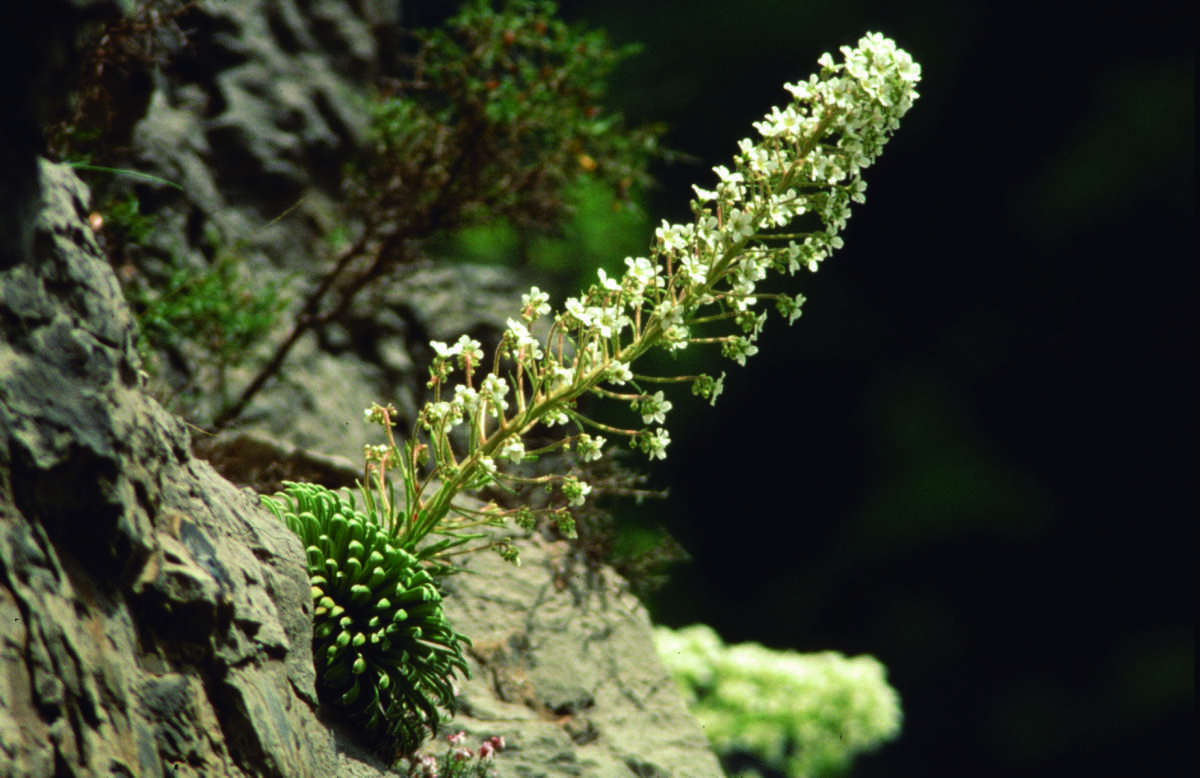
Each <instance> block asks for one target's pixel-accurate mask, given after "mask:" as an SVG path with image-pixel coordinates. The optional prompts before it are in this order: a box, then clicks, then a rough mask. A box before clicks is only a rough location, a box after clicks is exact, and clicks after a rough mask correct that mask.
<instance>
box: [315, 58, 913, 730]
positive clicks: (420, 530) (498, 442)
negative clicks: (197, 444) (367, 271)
mask: <svg viewBox="0 0 1200 778" xmlns="http://www.w3.org/2000/svg"><path fill="white" fill-rule="evenodd" d="M842 53H843V55H844V58H845V60H844V63H842V64H835V63H834V61H833V59H832V57H831V56H830V55H828V54H826V55H824V56H822V57H821V59H820V64H821V72H820V73H819V75H814V76H812V77H811V78H810V79H809V80H808V81H806V82H800V83H796V84H788V85H786V88H787V90H788V91H789V92H790V93H791V95H792V101H791V102H790V104H789V105H787V106H786V107H785V108H782V109H780V108H776V109H774V110H773V111H772V113H771V114H769V115H768V116H767V117H766V118H765V119H764V120H763V121H762V122H758V123H756V124H755V128H756V129H757V130H758V133H759V135H760V139H759V140H758V141H757V142H755V141H752V140H743V141H742V142H741V143H740V144H739V153H738V155H737V157H736V158H735V168H734V170H733V171H730V170H728V169H727V168H725V167H723V166H722V167H717V168H715V169H714V172H715V173H716V175H717V178H718V181H717V183H716V186H715V188H714V189H712V190H706V189H701V188H696V194H697V198H696V199H695V200H694V201H693V202H692V210H693V213H694V215H695V221H694V222H693V223H691V224H687V225H672V224H667V223H666V222H664V223H663V224H662V226H661V227H659V228H658V230H657V231H656V236H655V237H656V240H655V243H654V245H653V246H652V248H651V253H650V256H649V257H636V258H632V257H631V258H628V259H626V260H625V264H626V267H627V272H626V273H625V275H624V276H623V277H622V278H619V279H617V278H610V277H609V276H608V274H607V273H606V272H605V271H604V270H600V271H599V273H598V275H599V278H598V281H597V283H595V284H593V285H592V286H590V287H589V288H588V289H587V291H586V292H584V293H583V294H582V295H581V296H579V297H574V298H569V299H567V301H566V303H565V304H564V306H563V309H562V310H561V311H559V312H557V313H553V314H552V313H551V311H552V309H551V306H550V303H549V296H548V295H547V294H546V293H544V292H542V291H540V290H539V289H537V288H536V287H535V288H533V289H531V290H530V292H529V293H528V294H525V295H524V296H523V297H522V301H521V308H520V310H519V312H518V314H517V316H516V317H515V318H513V319H510V320H509V322H508V328H507V330H506V332H505V334H504V336H503V337H502V339H501V342H500V346H499V348H498V349H497V351H496V353H495V354H494V355H493V357H492V359H491V365H492V369H491V371H490V372H486V373H483V368H482V367H481V366H482V365H483V364H484V363H485V355H484V352H483V348H482V345H481V344H480V343H479V342H477V341H475V340H473V339H472V338H470V337H468V336H463V337H462V338H460V339H459V340H458V341H457V342H456V343H454V344H453V345H448V344H446V343H439V342H434V343H432V344H431V345H432V348H433V350H434V351H435V357H434V359H433V363H432V365H431V367H430V379H429V387H430V389H431V390H432V393H433V399H432V400H431V401H430V402H428V403H427V404H426V405H425V406H424V407H423V408H422V409H421V411H420V412H419V415H418V418H417V428H416V430H415V434H413V435H412V436H411V437H410V438H409V439H408V440H406V441H404V442H403V444H402V445H400V444H398V443H397V442H396V440H395V439H394V437H393V433H392V424H393V421H394V418H395V411H394V409H393V408H391V407H390V406H386V405H382V406H381V405H378V404H376V405H373V406H372V407H371V408H369V409H368V410H367V411H366V417H367V419H368V420H369V421H371V422H373V423H377V424H379V425H381V426H382V427H383V428H384V430H385V433H386V435H387V442H386V443H385V444H381V445H378V446H368V447H367V450H366V452H365V454H366V459H367V476H366V477H365V478H364V481H363V483H362V489H363V498H364V501H365V502H366V504H367V506H368V509H369V511H372V512H374V513H373V514H372V515H375V516H377V517H378V519H377V521H376V522H375V523H374V524H373V525H372V527H373V529H374V531H375V532H376V533H377V535H384V534H386V535H388V536H389V538H388V542H389V543H391V544H393V545H394V547H397V548H399V549H404V550H406V551H409V552H410V553H413V554H414V555H415V556H419V557H421V558H423V559H425V560H426V561H427V563H428V564H430V565H432V566H433V567H434V569H438V570H439V571H441V572H448V571H450V569H451V568H450V567H449V563H448V562H447V561H446V557H447V555H449V554H450V553H462V552H464V551H467V550H478V549H482V548H488V547H491V548H495V549H496V550H498V551H499V553H500V554H501V555H502V556H504V557H505V558H506V559H509V560H511V561H514V562H515V561H517V560H518V559H519V552H518V549H517V548H516V546H515V545H514V544H512V543H511V542H510V541H508V540H507V539H504V538H500V539H499V540H498V539H497V538H496V537H495V536H494V535H492V534H489V533H487V532H485V531H482V530H483V529H484V528H485V527H486V526H488V525H491V526H496V525H503V524H504V523H505V522H506V521H507V520H510V519H511V520H512V521H514V522H515V524H516V525H517V526H518V527H519V528H526V529H528V528H529V527H531V526H532V521H533V516H534V514H535V513H537V512H538V511H535V510H534V509H533V508H531V507H529V506H516V507H509V508H501V507H500V506H498V505H496V504H495V503H489V504H486V505H485V506H484V507H482V508H477V507H472V506H470V505H467V504H464V503H463V502H462V501H457V500H456V498H457V497H458V495H460V494H461V493H463V492H465V491H469V490H478V489H481V488H483V487H492V488H497V487H501V488H502V487H509V486H516V485H522V484H525V485H528V484H538V485H544V486H546V487H549V488H553V489H556V490H557V491H558V492H559V494H560V495H561V497H562V499H563V501H564V502H565V503H566V505H565V506H549V507H546V508H544V509H540V510H541V512H542V513H544V514H546V515H548V516H549V517H550V519H551V520H552V521H553V522H554V523H555V524H557V525H558V526H559V528H560V530H561V531H562V532H563V533H564V534H567V535H569V534H571V533H572V527H573V519H572V518H571V515H570V512H569V508H570V506H581V505H583V504H585V503H586V501H587V499H588V495H589V493H590V492H591V491H592V485H591V484H589V483H587V482H586V481H585V480H584V479H583V478H581V477H580V476H579V474H577V473H575V472H567V473H549V474H542V475H523V474H521V473H520V472H519V471H516V470H514V469H512V468H507V469H505V468H502V465H505V464H508V465H513V466H518V465H521V464H525V463H528V462H530V461H532V460H535V459H537V458H538V457H539V456H544V455H547V454H550V453H561V452H564V451H568V450H570V451H572V453H573V454H574V455H575V456H577V457H578V458H579V459H581V460H583V461H584V462H588V461H594V460H597V459H600V458H601V457H603V456H604V446H605V445H606V443H607V440H606V437H605V436H615V437H618V438H625V439H626V440H628V441H629V442H630V443H631V445H632V446H633V447H634V448H635V449H640V450H641V451H643V452H645V453H646V454H648V455H649V456H650V457H652V458H662V457H665V456H666V449H667V446H668V444H669V443H670V437H669V434H668V433H667V430H666V428H665V426H663V425H664V423H665V420H666V415H667V413H668V412H669V411H670V410H671V408H672V404H671V402H670V401H669V400H668V399H667V398H666V397H665V395H664V392H663V391H661V390H656V391H651V390H650V389H649V388H648V387H652V386H654V385H659V384H664V383H683V384H689V385H690V386H691V388H692V391H693V392H694V393H696V394H699V395H701V396H703V397H707V398H708V399H709V400H710V401H715V400H716V398H717V397H718V395H719V394H720V392H721V386H722V381H723V379H724V374H722V375H721V376H719V377H717V378H713V377H711V376H709V375H706V374H701V375H683V376H650V375H642V374H638V373H635V372H634V371H633V366H634V364H635V363H636V362H637V361H638V360H639V359H640V358H641V357H642V356H644V355H645V354H647V353H648V352H649V351H651V350H653V349H660V350H665V351H667V352H670V353H677V352H679V351H680V350H682V349H686V348H688V347H689V346H693V345H711V346H718V347H719V348H720V351H721V353H722V354H723V355H724V356H725V357H727V358H729V359H732V360H733V361H735V362H737V363H738V364H744V363H745V360H746V359H747V358H748V357H750V356H752V355H753V354H755V353H756V352H757V347H756V346H755V345H754V342H755V340H756V338H757V337H758V334H759V332H760V331H761V329H762V327H763V326H764V324H765V321H766V318H767V315H766V314H765V313H762V314H759V313H756V306H758V305H759V304H760V303H762V302H773V303H774V304H775V307H776V308H777V309H778V311H779V312H780V313H781V314H782V315H783V316H786V317H787V319H788V321H789V323H790V322H792V321H794V320H795V319H796V318H797V317H798V316H799V314H800V305H801V303H802V302H803V297H802V296H794V297H793V296H790V295H784V294H778V293H765V292H761V291H759V290H758V289H757V285H758V284H759V283H760V282H761V281H762V280H763V279H765V278H766V277H767V275H768V273H769V272H770V271H776V272H786V273H789V274H791V273H794V272H795V271H796V270H798V269H800V268H808V269H810V270H816V269H817V268H818V267H819V264H820V262H821V261H822V260H823V259H824V258H825V257H826V256H827V255H828V254H829V253H830V252H831V251H833V250H834V249H836V248H838V247H840V246H841V238H840V237H838V233H839V232H840V230H841V229H842V228H843V227H844V226H845V223H846V220H847V218H849V214H850V212H849V205H850V203H851V202H862V201H863V199H864V191H865V189H866V184H865V183H864V182H863V181H862V178H861V173H862V170H863V169H864V168H866V167H867V166H869V165H870V164H871V163H872V162H873V161H874V160H875V158H876V157H877V156H878V154H879V153H880V152H881V150H882V149H883V146H884V144H885V143H886V141H887V140H888V138H889V136H890V134H891V133H892V132H893V131H894V130H895V129H896V128H897V127H898V125H899V120H900V118H901V117H902V116H903V115H904V114H905V113H906V112H907V111H908V109H909V108H910V107H911V105H912V102H913V100H914V99H916V97H917V94H916V91H915V85H916V83H917V82H918V81H919V79H920V67H919V66H918V65H916V64H914V63H913V61H912V59H911V57H909V55H908V54H907V53H906V52H904V51H903V50H901V49H898V48H897V47H896V46H895V44H894V43H893V42H892V41H890V40H888V39H886V38H884V37H883V36H881V35H878V34H868V35H867V36H865V37H864V38H862V39H861V40H860V41H859V45H858V47H857V48H854V49H851V48H849V47H843V48H842ZM802 220H805V221H807V222H808V223H811V224H812V225H813V226H812V228H811V229H808V230H795V227H794V226H792V225H793V224H794V223H795V222H798V221H802ZM789 227H791V229H792V230H794V231H788V230H789ZM730 330H732V332H731V331H730ZM535 333H539V334H536V335H535ZM481 373H482V375H481ZM456 376H461V378H462V380H461V382H458V383H454V381H453V378H454V377H456ZM585 395H593V396H596V397H598V398H599V399H601V400H612V401H616V402H618V403H621V404H625V405H627V406H628V407H629V408H630V409H631V410H632V412H633V413H634V414H635V417H637V418H640V420H641V424H640V425H636V426H633V427H629V428H620V427H616V426H612V425H609V424H605V423H601V422H599V421H596V420H595V419H593V418H590V417H589V416H587V415H586V414H585V413H584V412H583V410H581V407H580V405H579V404H578V401H579V400H580V398H582V397H583V396H585ZM558 426H563V427H565V428H567V431H566V432H564V433H562V436H561V437H560V438H559V439H558V440H551V442H549V443H545V442H541V443H538V444H535V445H534V446H533V447H530V446H528V445H527V437H529V435H530V433H531V432H532V431H534V430H535V428H536V429H537V430H539V438H538V439H539V440H542V441H544V440H545V437H546V434H547V430H549V431H551V434H552V432H553V430H554V428H555V427H558ZM393 475H397V476H398V477H397V478H396V480H398V481H399V482H400V487H401V489H402V490H403V491H402V494H401V495H397V490H396V489H395V485H394V482H393V480H392V476H393ZM297 512H299V508H297ZM312 515H313V516H314V519H313V520H312V521H308V520H305V523H306V528H305V529H304V531H305V532H306V533H308V536H310V537H311V536H316V537H317V538H318V539H319V538H321V537H325V538H328V541H327V542H324V545H316V546H314V545H312V544H310V543H309V544H308V545H309V546H310V551H309V553H310V555H311V560H310V563H311V564H321V565H325V564H326V562H324V561H322V560H327V559H334V558H339V559H340V558H341V556H339V555H349V556H354V557H355V558H359V557H360V556H361V554H359V553H354V554H350V553H349V551H348V550H343V549H342V548H340V547H339V545H338V544H342V545H345V544H349V543H353V542H355V541H354V540H351V539H350V538H351V536H350V535H348V534H346V533H345V532H342V531H340V530H337V529H333V528H331V525H330V522H332V521H333V519H327V520H324V521H323V520H322V519H320V518H316V515H315V514H312ZM343 520H344V519H343ZM431 536H437V537H438V538H439V539H437V540H436V541H434V540H433V538H432V537H431ZM476 541H482V543H479V544H477V545H475V546H474V547H473V548H472V547H470V544H471V543H473V542H476ZM357 542H359V543H361V542H362V541H357ZM306 543H307V541H306ZM347 548H348V547H347ZM338 569H339V570H340V568H338ZM321 575H322V577H321V584H320V592H319V593H318V592H316V591H314V596H317V597H318V598H323V597H326V596H329V595H328V592H327V589H326V585H327V584H328V581H329V578H328V574H325V573H323V574H321ZM360 591H362V590H360ZM362 596H364V597H365V596H366V595H365V594H363V595H362ZM330 600H331V604H330V605H329V606H328V607H331V608H332V607H338V606H339V605H340V607H345V606H344V605H341V604H340V603H339V602H338V600H337V599H336V598H332V597H330ZM319 601H320V600H319ZM339 634H341V633H339ZM361 634H363V635H365V634H367V633H365V632H364V633H361ZM355 639H356V638H354V637H353V636H352V637H351V638H350V640H351V641H353V640H355ZM363 640H369V638H364V639H363ZM360 642H361V641H360ZM326 650H328V649H326ZM363 666H364V667H366V666H367V665H365V664H364V665H363ZM452 668H453V665H451V664H446V665H443V666H442V667H441V669H442V670H443V671H447V670H449V669H452ZM364 672H365V671H364ZM373 678H374V676H367V677H365V678H363V679H362V680H363V681H364V682H368V681H371V680H372V679H373ZM385 691H387V690H385ZM360 693H361V692H360ZM379 695H380V692H379V691H378V690H376V692H375V694H374V696H373V697H368V699H374V700H378V699H380V696H379ZM356 702H357V698H356ZM375 710H376V711H378V707H377V708H376V709H375ZM427 712H428V711H426V713H427Z"/></svg>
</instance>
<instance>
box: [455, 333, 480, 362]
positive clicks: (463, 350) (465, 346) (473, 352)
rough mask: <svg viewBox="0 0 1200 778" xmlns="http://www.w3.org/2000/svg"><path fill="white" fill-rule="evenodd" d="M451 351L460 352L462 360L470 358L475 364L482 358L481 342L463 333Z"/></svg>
mask: <svg viewBox="0 0 1200 778" xmlns="http://www.w3.org/2000/svg"><path fill="white" fill-rule="evenodd" d="M453 353H457V354H460V355H462V358H463V360H464V361H465V360H467V359H470V360H471V361H472V362H473V363H474V364H476V365H477V364H479V362H480V360H482V359H483V344H482V343H480V342H479V341H477V340H475V339H474V338H472V337H470V336H469V335H463V336H461V337H459V339H458V342H457V343H455V344H454V349H453ZM464 363H465V362H464Z"/></svg>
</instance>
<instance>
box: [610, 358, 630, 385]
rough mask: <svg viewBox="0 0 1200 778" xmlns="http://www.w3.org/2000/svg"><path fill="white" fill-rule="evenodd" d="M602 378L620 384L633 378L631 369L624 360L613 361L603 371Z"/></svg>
mask: <svg viewBox="0 0 1200 778" xmlns="http://www.w3.org/2000/svg"><path fill="white" fill-rule="evenodd" d="M604 380H605V381H608V382H610V383H614V384H617V385H618V386H620V385H622V384H625V383H628V382H629V381H632V380H633V371H632V370H630V369H629V365H627V364H625V363H624V362H613V363H612V364H611V365H609V366H608V370H607V371H606V372H605V373H604Z"/></svg>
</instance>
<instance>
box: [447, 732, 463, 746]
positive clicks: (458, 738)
mask: <svg viewBox="0 0 1200 778" xmlns="http://www.w3.org/2000/svg"><path fill="white" fill-rule="evenodd" d="M466 739H467V733H466V732H461V731H460V732H459V733H458V734H457V735H446V742H448V743H449V744H450V745H452V746H457V745H458V744H460V743H462V742H463V741H464V740H466Z"/></svg>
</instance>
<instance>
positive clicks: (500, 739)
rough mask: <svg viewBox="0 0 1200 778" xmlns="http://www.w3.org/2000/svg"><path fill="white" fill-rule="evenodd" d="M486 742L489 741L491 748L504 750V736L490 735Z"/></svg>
mask: <svg viewBox="0 0 1200 778" xmlns="http://www.w3.org/2000/svg"><path fill="white" fill-rule="evenodd" d="M488 742H489V743H491V744H492V748H494V749H496V750H497V751H503V750H504V736H503V735H492V736H491V737H490V738H488Z"/></svg>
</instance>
